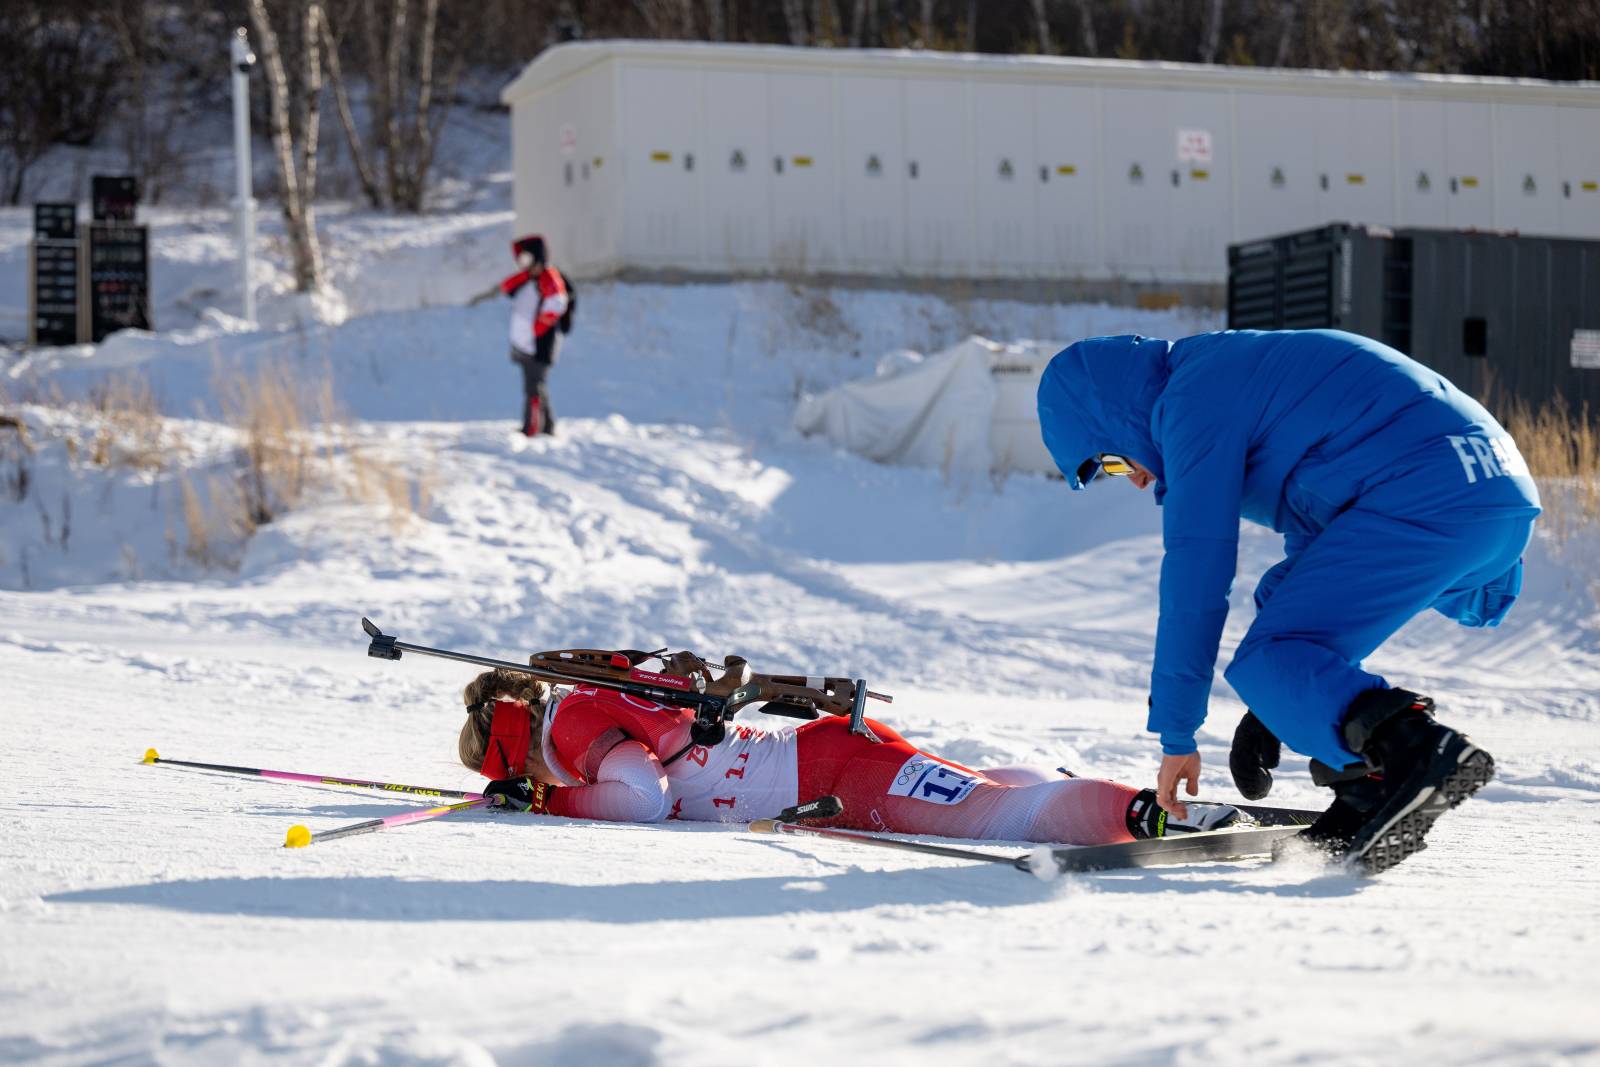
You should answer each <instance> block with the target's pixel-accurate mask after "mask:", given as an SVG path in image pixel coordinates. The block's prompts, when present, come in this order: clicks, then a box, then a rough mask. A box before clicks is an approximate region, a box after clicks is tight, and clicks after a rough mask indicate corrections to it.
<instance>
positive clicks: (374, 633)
mask: <svg viewBox="0 0 1600 1067" xmlns="http://www.w3.org/2000/svg"><path fill="white" fill-rule="evenodd" d="M361 628H362V629H363V630H365V631H367V636H368V637H382V636H383V631H382V630H380V629H378V624H377V623H375V622H373V621H372V620H371V619H369V618H367V617H366V616H365V615H363V616H361Z"/></svg>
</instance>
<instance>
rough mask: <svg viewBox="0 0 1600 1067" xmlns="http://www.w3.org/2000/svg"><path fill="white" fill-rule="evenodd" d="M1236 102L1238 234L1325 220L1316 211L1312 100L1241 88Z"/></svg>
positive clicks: (1251, 236)
mask: <svg viewBox="0 0 1600 1067" xmlns="http://www.w3.org/2000/svg"><path fill="white" fill-rule="evenodd" d="M1234 108H1235V115H1236V118H1237V122H1238V125H1237V127H1236V130H1235V133H1234V136H1235V138H1236V139H1237V145H1236V148H1235V151H1234V156H1233V158H1234V165H1235V167H1237V177H1236V180H1237V182H1238V185H1239V220H1238V226H1237V227H1236V233H1237V239H1238V240H1240V241H1253V240H1256V239H1257V238H1261V237H1273V236H1276V235H1278V234H1283V233H1293V232H1294V231H1296V230H1306V229H1311V228H1312V227H1315V226H1320V225H1321V224H1322V223H1323V222H1325V221H1326V220H1325V219H1323V218H1322V217H1321V216H1320V215H1318V214H1317V181H1318V177H1317V175H1318V171H1317V162H1316V160H1317V154H1316V144H1315V138H1316V121H1317V111H1316V101H1315V100H1313V99H1311V98H1309V97H1298V96H1268V95H1266V94H1264V93H1240V94H1239V95H1238V96H1237V97H1236V98H1235V100H1234Z"/></svg>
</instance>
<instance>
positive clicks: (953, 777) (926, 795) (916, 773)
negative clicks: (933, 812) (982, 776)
mask: <svg viewBox="0 0 1600 1067" xmlns="http://www.w3.org/2000/svg"><path fill="white" fill-rule="evenodd" d="M977 785H978V779H976V778H974V777H973V776H972V775H970V774H963V773H961V772H960V771H958V770H956V769H955V768H953V767H947V766H945V765H944V764H943V763H938V762H936V761H934V760H931V759H928V758H927V757H926V756H913V757H911V758H910V759H908V760H906V762H905V763H904V764H903V765H902V766H901V767H900V771H899V773H898V774H896V775H895V778H894V784H893V785H891V786H890V787H889V795H890V796H892V797H910V798H911V799H913V800H925V801H927V802H928V803H930V804H959V803H961V802H962V801H963V800H965V799H966V798H967V794H968V793H970V792H972V791H973V789H975V788H976V787H977Z"/></svg>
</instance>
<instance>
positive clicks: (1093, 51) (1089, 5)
mask: <svg viewBox="0 0 1600 1067" xmlns="http://www.w3.org/2000/svg"><path fill="white" fill-rule="evenodd" d="M1078 36H1080V37H1082V38H1083V52H1084V54H1085V55H1090V56H1097V55H1099V54H1100V42H1099V40H1098V39H1096V37H1095V34H1094V9H1093V0H1078Z"/></svg>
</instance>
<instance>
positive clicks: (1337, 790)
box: [1272, 760, 1386, 860]
mask: <svg viewBox="0 0 1600 1067" xmlns="http://www.w3.org/2000/svg"><path fill="white" fill-rule="evenodd" d="M1311 781H1312V782H1314V783H1315V784H1317V785H1320V786H1331V787H1332V788H1333V803H1332V804H1330V805H1328V809H1327V810H1326V811H1324V812H1323V813H1322V814H1321V815H1319V816H1317V819H1316V821H1315V822H1313V823H1312V824H1311V825H1310V826H1308V827H1306V828H1305V829H1304V830H1302V831H1300V832H1299V833H1298V834H1296V835H1295V836H1294V837H1292V838H1290V839H1288V840H1287V841H1279V842H1277V843H1275V844H1274V845H1273V846H1272V858H1273V859H1274V860H1283V859H1289V858H1292V857H1295V856H1297V855H1307V854H1308V853H1311V852H1315V853H1319V854H1321V855H1322V856H1323V857H1324V858H1326V859H1335V860H1342V859H1344V858H1345V857H1346V856H1347V855H1349V854H1350V843H1351V842H1352V841H1354V840H1355V836H1356V832H1357V831H1358V830H1360V829H1361V827H1362V825H1363V824H1364V823H1365V822H1366V821H1367V820H1368V819H1369V818H1371V817H1372V815H1373V814H1374V813H1376V812H1377V810H1378V808H1379V807H1381V806H1382V804H1383V800H1384V797H1385V796H1386V793H1385V792H1384V785H1383V775H1381V774H1379V773H1376V769H1375V768H1374V767H1373V766H1372V765H1371V764H1369V763H1367V762H1366V761H1365V760H1362V761H1360V762H1358V763H1352V764H1350V765H1348V766H1346V767H1343V768H1334V767H1330V766H1328V765H1327V764H1326V763H1323V762H1322V761H1321V760H1312V761H1311Z"/></svg>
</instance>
